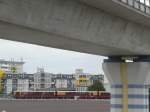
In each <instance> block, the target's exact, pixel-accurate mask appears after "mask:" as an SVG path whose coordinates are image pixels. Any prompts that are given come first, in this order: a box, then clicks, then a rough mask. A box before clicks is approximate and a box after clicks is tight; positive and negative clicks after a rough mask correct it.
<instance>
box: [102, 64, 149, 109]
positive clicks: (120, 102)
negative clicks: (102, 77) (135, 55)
mask: <svg viewBox="0 0 150 112" xmlns="http://www.w3.org/2000/svg"><path fill="white" fill-rule="evenodd" d="M103 69H104V72H105V74H106V75H107V77H108V79H109V81H110V83H111V89H112V92H111V112H148V83H147V82H148V81H147V78H148V77H149V75H150V63H149V62H133V63H130V62H128V63H127V62H105V63H103Z"/></svg>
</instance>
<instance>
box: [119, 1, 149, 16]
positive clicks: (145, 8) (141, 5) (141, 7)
mask: <svg viewBox="0 0 150 112" xmlns="http://www.w3.org/2000/svg"><path fill="white" fill-rule="evenodd" d="M118 1H119V2H122V3H124V4H126V5H128V6H130V7H133V8H135V9H136V10H138V11H140V12H143V13H145V14H147V15H150V0H118Z"/></svg>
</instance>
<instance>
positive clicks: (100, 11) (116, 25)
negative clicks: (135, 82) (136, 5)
mask: <svg viewBox="0 0 150 112" xmlns="http://www.w3.org/2000/svg"><path fill="white" fill-rule="evenodd" d="M102 4H103V5H102ZM118 10H119V11H118ZM135 17H136V19H135ZM148 20H149V17H147V16H145V15H142V14H140V13H137V12H135V11H133V10H132V9H131V8H130V9H129V8H127V7H122V6H121V5H120V4H116V3H114V1H111V0H79V1H78V0H0V38H3V39H9V40H14V41H20V42H26V43H32V44H38V45H42V46H48V47H55V48H60V49H66V50H73V51H78V52H85V53H91V54H97V55H103V56H112V55H149V54H150V44H149V43H150V38H149V37H150V28H149V26H150V24H148V23H149V22H148Z"/></svg>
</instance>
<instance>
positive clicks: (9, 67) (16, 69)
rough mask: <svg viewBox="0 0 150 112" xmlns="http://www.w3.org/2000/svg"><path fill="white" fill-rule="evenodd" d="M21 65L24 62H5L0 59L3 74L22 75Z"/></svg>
mask: <svg viewBox="0 0 150 112" xmlns="http://www.w3.org/2000/svg"><path fill="white" fill-rule="evenodd" d="M23 65H24V62H23V61H22V60H21V61H14V60H11V61H6V60H4V59H0V69H1V70H3V71H5V73H17V74H19V73H23Z"/></svg>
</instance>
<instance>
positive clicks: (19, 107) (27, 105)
mask: <svg viewBox="0 0 150 112" xmlns="http://www.w3.org/2000/svg"><path fill="white" fill-rule="evenodd" d="M2 111H5V112H110V104H109V101H100V100H78V101H75V100H0V112H2Z"/></svg>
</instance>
